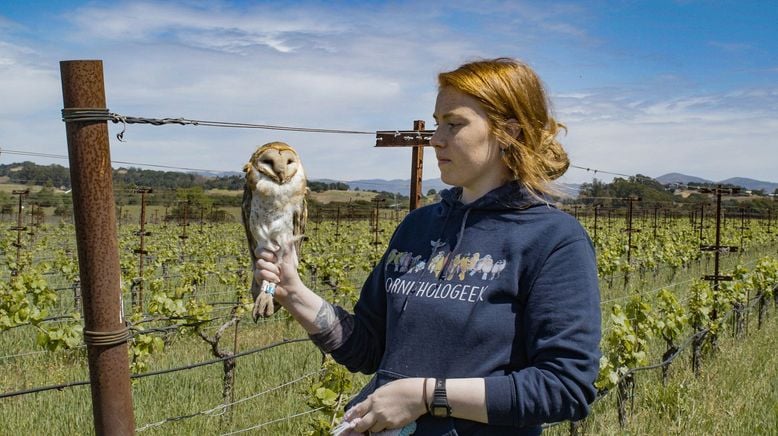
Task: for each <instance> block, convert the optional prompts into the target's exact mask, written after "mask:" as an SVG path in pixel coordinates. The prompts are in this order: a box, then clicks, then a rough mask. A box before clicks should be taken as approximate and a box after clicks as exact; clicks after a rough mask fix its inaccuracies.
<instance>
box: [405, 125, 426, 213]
mask: <svg viewBox="0 0 778 436" xmlns="http://www.w3.org/2000/svg"><path fill="white" fill-rule="evenodd" d="M413 130H416V131H418V132H420V131H422V130H424V121H422V120H416V121H414V122H413ZM412 149H413V153H412V154H411V198H410V202H409V203H410V204H409V205H408V210H414V209H418V208H419V205H420V204H421V189H422V188H421V179H422V173H423V172H424V171H423V169H424V145H414V146H413V148H412Z"/></svg>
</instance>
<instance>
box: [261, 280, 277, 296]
mask: <svg viewBox="0 0 778 436" xmlns="http://www.w3.org/2000/svg"><path fill="white" fill-rule="evenodd" d="M262 291H263V292H267V293H268V294H270V295H274V294H275V293H276V284H275V283H270V282H264V283H262Z"/></svg>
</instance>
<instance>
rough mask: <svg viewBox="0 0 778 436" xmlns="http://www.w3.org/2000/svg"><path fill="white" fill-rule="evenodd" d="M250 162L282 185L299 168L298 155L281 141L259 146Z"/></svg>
mask: <svg viewBox="0 0 778 436" xmlns="http://www.w3.org/2000/svg"><path fill="white" fill-rule="evenodd" d="M251 164H252V165H253V166H254V168H256V169H257V171H259V172H260V173H262V174H264V175H265V176H266V177H268V178H269V179H270V180H273V181H274V182H276V183H278V184H279V185H283V184H284V183H286V182H288V181H289V180H291V179H292V177H294V176H295V174H297V171H298V170H299V169H300V157H299V156H298V155H297V152H295V151H294V149H293V148H291V147H289V146H288V145H286V144H283V143H278V142H275V143H271V144H267V145H265V146H263V147H261V148H260V149H259V150H257V151H256V152H255V153H254V155H253V156H252V157H251Z"/></svg>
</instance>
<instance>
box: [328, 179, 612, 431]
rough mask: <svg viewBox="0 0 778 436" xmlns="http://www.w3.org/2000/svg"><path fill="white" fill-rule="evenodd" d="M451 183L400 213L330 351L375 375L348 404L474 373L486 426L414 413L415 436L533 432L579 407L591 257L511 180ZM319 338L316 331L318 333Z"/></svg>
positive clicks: (592, 310) (566, 225) (582, 241)
mask: <svg viewBox="0 0 778 436" xmlns="http://www.w3.org/2000/svg"><path fill="white" fill-rule="evenodd" d="M460 195H461V189H460V188H453V189H450V190H445V191H443V192H442V193H441V197H442V201H441V202H439V203H436V204H433V205H429V206H426V207H423V208H420V209H417V210H415V211H413V212H411V213H410V214H409V215H408V216H407V217H406V219H405V220H403V222H402V223H401V224H400V225H399V226H398V228H397V230H396V231H395V234H394V235H393V237H392V239H391V241H390V243H389V247H388V250H387V252H386V253H385V254H384V256H383V258H382V260H381V262H380V263H379V264H378V265H377V266H376V268H375V269H374V270H373V272H372V273H371V274H370V276H369V277H368V279H367V281H366V282H365V284H364V286H363V288H362V292H361V295H360V298H359V301H358V302H357V304H356V306H355V308H354V315H353V316H352V315H350V314H346V313H345V311H343V310H342V309H340V308H339V309H338V313H339V317H340V319H341V323H346V324H349V326H348V327H349V328H348V329H346V330H351V331H352V332H351V334H350V336H348V338H347V339H346V340H345V342H344V343H342V344H338V345H337V348H336V349H334V350H325V351H329V352H331V354H332V356H333V357H334V358H335V360H336V361H338V362H340V363H341V364H343V365H345V366H346V367H347V368H349V369H350V370H351V371H361V372H364V373H366V374H372V373H376V375H375V377H373V379H372V380H371V382H370V383H369V384H368V385H367V386H365V388H364V389H363V390H362V392H361V393H360V395H358V396H357V397H356V398H355V399H354V400H352V402H351V404H356V402H358V401H361V400H362V399H364V398H365V397H366V396H367V395H368V394H370V393H371V392H373V391H374V390H375V389H376V388H378V387H380V386H382V385H384V384H386V383H388V382H390V381H392V380H396V379H398V378H403V377H435V378H466V377H483V378H485V384H486V407H487V413H488V419H489V424H488V425H487V424H481V423H477V422H474V421H468V420H462V419H455V418H451V419H440V418H433V417H431V416H429V415H424V416H422V417H420V418H419V420H418V421H417V430H416V433H414V434H415V435H418V436H423V435H444V434H447V435H454V434H459V435H536V434H540V432H541V430H540V425H541V424H542V423H545V422H556V421H562V420H566V419H572V420H577V419H580V418H582V417H584V416H586V414H587V413H588V410H589V409H588V407H589V406H588V404H589V403H591V402H592V401H593V400H594V397H595V388H594V386H593V383H594V380H595V378H596V377H597V372H598V363H599V358H600V351H599V342H600V294H599V288H598V282H597V268H596V263H595V254H594V250H593V248H592V244H591V241H590V240H589V237H588V236H587V234H586V232H585V230H584V229H583V228H582V227H581V225H580V224H579V223H578V221H576V220H575V219H574V218H573V217H571V216H570V215H568V214H566V213H564V212H561V211H559V210H558V209H556V208H554V207H553V206H549V205H548V204H546V203H545V202H543V201H541V200H539V199H537V198H535V197H533V196H531V195H529V194H528V192H527V191H526V190H525V189H524V188H523V187H522V186H521V185H520V184H519V183H517V182H511V183H508V184H506V185H503V186H501V187H499V188H497V189H495V190H493V191H491V192H489V193H488V194H486V195H484V196H483V197H481V198H479V199H478V200H476V201H474V202H472V203H470V204H466V205H465V204H462V202H461V201H459V197H460ZM325 334H326V332H325Z"/></svg>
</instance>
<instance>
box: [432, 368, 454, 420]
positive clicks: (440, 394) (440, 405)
mask: <svg viewBox="0 0 778 436" xmlns="http://www.w3.org/2000/svg"><path fill="white" fill-rule="evenodd" d="M430 415H432V416H434V417H435V418H448V417H450V416H451V406H450V405H449V404H448V398H447V397H446V379H444V378H439V379H435V391H434V393H433V394H432V404H430Z"/></svg>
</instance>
